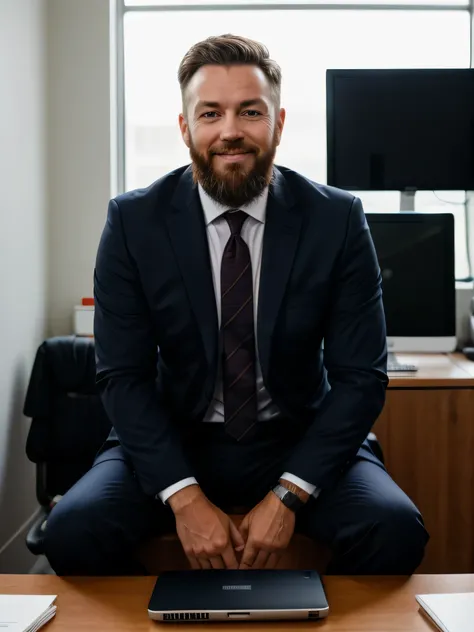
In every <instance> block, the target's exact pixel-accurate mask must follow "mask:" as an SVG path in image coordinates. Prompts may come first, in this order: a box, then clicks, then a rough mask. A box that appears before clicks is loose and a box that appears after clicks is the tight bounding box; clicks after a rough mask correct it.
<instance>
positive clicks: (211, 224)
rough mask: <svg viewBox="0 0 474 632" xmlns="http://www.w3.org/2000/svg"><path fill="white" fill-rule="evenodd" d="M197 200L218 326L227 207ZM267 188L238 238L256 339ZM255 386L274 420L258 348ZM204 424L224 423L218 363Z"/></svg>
mask: <svg viewBox="0 0 474 632" xmlns="http://www.w3.org/2000/svg"><path fill="white" fill-rule="evenodd" d="M199 197H200V199H201V205H202V208H203V211H204V218H205V222H206V228H207V238H208V242H209V251H210V256H211V265H212V278H213V282H214V292H215V296H216V306H217V316H218V322H219V326H220V322H221V300H220V297H221V261H222V254H223V252H224V248H225V246H226V244H227V242H228V241H229V237H230V228H229V224H228V223H227V220H226V219H225V217H223V214H224V213H225V212H226V211H228V210H229V209H228V208H227V207H223V206H220V205H219V204H217V203H216V202H215V201H214V200H213V199H212V198H211V197H210V196H209V195H208V194H207V193H206V192H205V191H204V189H203V188H202V187H201V185H199ZM267 197H268V188H267V189H265V191H264V192H263V194H262V195H261V196H260V197H259V198H258V199H257V200H254V201H253V202H251V203H250V204H248V205H246V206H245V207H242V210H243V211H245V212H246V213H247V215H248V216H249V217H248V218H247V219H246V220H245V222H244V225H243V226H242V231H241V236H242V239H243V240H244V241H245V243H246V244H247V246H248V247H249V251H250V259H251V262H252V277H253V296H254V323H255V337H256V335H257V332H256V325H257V312H258V292H259V287H260V268H261V263H262V246H263V232H264V229H265V215H266V208H267ZM221 344H222V341H221V340H220V341H219V353H220V352H221V349H222V347H221ZM255 369H256V382H257V384H256V386H257V415H258V419H259V420H268V419H272V418H274V417H275V418H277V417H278V416H280V414H281V413H280V410H279V409H278V407H277V406H276V405H275V404H274V402H272V400H271V398H270V396H269V394H268V392H267V390H266V388H265V385H264V384H263V377H262V370H261V366H260V362H259V359H258V347H257V349H256V367H255ZM204 422H208V423H213V422H216V423H219V422H220V423H223V422H224V396H223V382H222V365H221V363H219V368H218V374H217V381H216V387H215V390H214V397H213V399H212V401H211V403H210V405H209V408H208V410H207V412H206V415H205V416H204ZM281 478H284V479H286V480H288V481H290V482H292V483H294V484H295V485H298V487H301V489H303V490H304V491H306V492H308V494H313V496H316V497H317V496H318V494H319V490H318V489H317V488H316V487H315V486H314V485H312V484H311V483H308V482H306V481H303V480H302V479H301V478H299V477H298V476H295V475H294V474H290V473H289V472H284V473H283V474H282V475H281ZM196 483H197V481H196V479H195V478H194V477H189V478H185V479H183V480H181V481H178V482H177V483H174V484H173V485H170V486H169V487H167V488H166V489H164V490H162V491H161V492H160V493H159V494H158V495H159V497H160V499H161V500H162V501H163V502H166V500H167V499H168V498H169V497H170V496H171V495H172V494H175V493H176V492H178V491H179V490H180V489H183V488H184V487H187V486H188V485H193V484H196Z"/></svg>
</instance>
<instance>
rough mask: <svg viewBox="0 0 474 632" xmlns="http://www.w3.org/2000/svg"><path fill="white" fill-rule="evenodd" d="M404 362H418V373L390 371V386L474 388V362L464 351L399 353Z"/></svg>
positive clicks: (400, 359)
mask: <svg viewBox="0 0 474 632" xmlns="http://www.w3.org/2000/svg"><path fill="white" fill-rule="evenodd" d="M396 357H397V359H398V361H399V362H400V363H402V364H416V365H417V366H418V371H417V372H416V373H411V374H407V373H397V372H393V373H389V374H388V375H389V378H390V384H389V388H473V387H474V362H471V361H470V360H467V359H466V358H465V357H464V355H463V354H462V353H452V354H407V353H397V354H396Z"/></svg>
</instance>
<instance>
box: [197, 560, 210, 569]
mask: <svg viewBox="0 0 474 632" xmlns="http://www.w3.org/2000/svg"><path fill="white" fill-rule="evenodd" d="M197 559H198V562H199V565H200V567H201V568H202V569H203V570H207V569H209V568H211V562H210V561H209V558H208V557H198V558H197Z"/></svg>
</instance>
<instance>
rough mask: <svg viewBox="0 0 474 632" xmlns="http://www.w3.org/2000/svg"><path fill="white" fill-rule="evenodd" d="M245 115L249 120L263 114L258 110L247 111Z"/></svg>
mask: <svg viewBox="0 0 474 632" xmlns="http://www.w3.org/2000/svg"><path fill="white" fill-rule="evenodd" d="M243 114H245V115H246V116H248V117H249V118H257V116H260V115H261V112H257V110H245V112H243Z"/></svg>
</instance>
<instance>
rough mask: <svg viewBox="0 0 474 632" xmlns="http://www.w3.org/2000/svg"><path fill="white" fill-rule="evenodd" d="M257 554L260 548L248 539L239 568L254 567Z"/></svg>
mask: <svg viewBox="0 0 474 632" xmlns="http://www.w3.org/2000/svg"><path fill="white" fill-rule="evenodd" d="M257 554H258V550H257V549H256V548H254V546H253V545H252V544H250V542H249V541H248V540H247V544H246V545H245V549H244V552H243V554H242V561H241V562H240V566H239V568H252V566H253V563H254V562H255V558H256V557H257Z"/></svg>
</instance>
